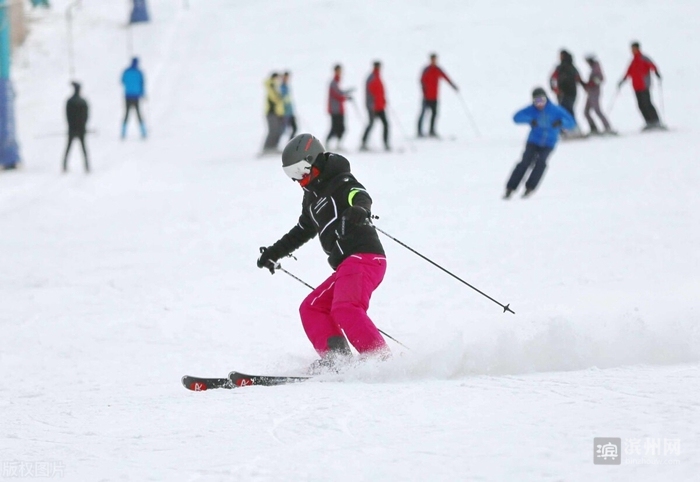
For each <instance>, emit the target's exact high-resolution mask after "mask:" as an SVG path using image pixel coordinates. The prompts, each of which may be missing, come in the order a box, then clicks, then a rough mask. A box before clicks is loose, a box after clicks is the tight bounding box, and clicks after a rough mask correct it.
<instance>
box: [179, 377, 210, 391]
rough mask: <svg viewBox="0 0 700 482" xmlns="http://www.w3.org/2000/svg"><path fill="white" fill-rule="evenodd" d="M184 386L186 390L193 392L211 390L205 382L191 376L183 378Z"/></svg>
mask: <svg viewBox="0 0 700 482" xmlns="http://www.w3.org/2000/svg"><path fill="white" fill-rule="evenodd" d="M182 385H183V386H184V387H185V388H186V389H188V390H191V391H193V392H203V391H205V390H207V389H208V388H209V387H208V386H207V384H206V383H204V381H202V380H198V379H196V378H194V377H191V376H189V375H185V376H184V377H182Z"/></svg>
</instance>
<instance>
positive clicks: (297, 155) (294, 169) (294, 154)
mask: <svg viewBox="0 0 700 482" xmlns="http://www.w3.org/2000/svg"><path fill="white" fill-rule="evenodd" d="M324 152H325V149H324V148H323V144H321V141H319V140H318V139H316V138H315V137H314V136H312V135H311V134H299V135H298V136H296V137H295V138H294V139H292V140H291V141H289V142H288V143H287V145H286V146H285V147H284V151H282V169H284V172H285V174H287V176H289V177H290V178H291V179H292V180H293V181H301V180H302V179H303V178H304V177H305V176H306V175H307V174H309V173H311V166H313V164H314V162H315V161H316V158H317V157H318V155H319V154H323V153H324Z"/></svg>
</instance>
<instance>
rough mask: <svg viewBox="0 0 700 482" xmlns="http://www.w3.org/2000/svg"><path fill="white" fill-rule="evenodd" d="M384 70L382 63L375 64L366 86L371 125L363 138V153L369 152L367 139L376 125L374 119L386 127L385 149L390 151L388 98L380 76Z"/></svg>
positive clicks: (368, 125) (361, 148) (384, 136)
mask: <svg viewBox="0 0 700 482" xmlns="http://www.w3.org/2000/svg"><path fill="white" fill-rule="evenodd" d="M381 68H382V64H381V62H374V68H373V69H372V73H371V74H369V77H367V83H366V85H365V87H366V88H365V96H366V103H367V112H368V114H369V124H367V129H365V134H364V135H363V136H362V146H361V147H360V150H361V151H366V150H367V139H368V138H369V134H370V132H371V131H372V126H373V125H374V119H375V118H379V120H381V121H382V124H383V125H384V135H383V139H384V149H385V150H387V151H389V150H391V149H390V147H389V124H388V122H387V120H386V113H385V112H384V109H385V108H386V96H385V95H384V84H383V83H382V79H381V77H380V75H379V73H380V71H381Z"/></svg>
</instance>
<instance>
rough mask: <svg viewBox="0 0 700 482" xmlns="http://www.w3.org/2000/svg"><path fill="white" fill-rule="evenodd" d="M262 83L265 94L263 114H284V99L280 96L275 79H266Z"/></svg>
mask: <svg viewBox="0 0 700 482" xmlns="http://www.w3.org/2000/svg"><path fill="white" fill-rule="evenodd" d="M263 85H264V86H265V95H266V96H267V99H266V101H265V115H268V114H270V113H272V114H275V115H278V116H280V117H282V116H284V99H282V96H281V95H280V93H279V91H278V90H277V86H276V85H275V81H274V80H272V79H267V80H266V81H265V82H264V84H263Z"/></svg>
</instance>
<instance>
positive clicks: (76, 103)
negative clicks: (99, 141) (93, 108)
mask: <svg viewBox="0 0 700 482" xmlns="http://www.w3.org/2000/svg"><path fill="white" fill-rule="evenodd" d="M72 85H73V95H72V96H71V97H70V98H69V99H68V101H67V102H66V119H67V120H68V146H67V147H66V154H65V156H63V172H67V171H68V154H69V153H70V147H71V145H72V144H73V140H75V139H77V140H79V141H80V146H81V147H82V148H83V159H84V161H85V172H86V173H88V172H90V164H89V163H88V155H87V149H86V148H85V133H86V125H87V121H88V103H87V101H86V100H85V99H84V98H82V97H81V96H80V84H79V83H77V82H73V84H72Z"/></svg>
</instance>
